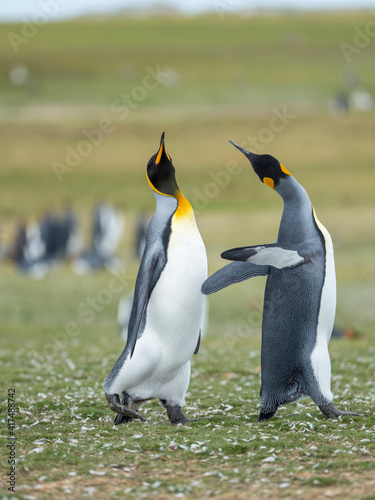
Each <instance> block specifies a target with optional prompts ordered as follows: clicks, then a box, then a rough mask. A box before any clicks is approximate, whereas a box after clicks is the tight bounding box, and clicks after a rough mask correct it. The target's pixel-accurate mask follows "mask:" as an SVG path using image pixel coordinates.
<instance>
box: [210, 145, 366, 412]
mask: <svg viewBox="0 0 375 500" xmlns="http://www.w3.org/2000/svg"><path fill="white" fill-rule="evenodd" d="M230 142H231V143H232V144H233V145H234V146H235V147H236V148H238V149H239V150H240V151H241V152H242V153H243V154H244V155H245V156H246V157H247V158H248V160H249V161H250V163H251V165H252V167H253V169H254V171H255V173H256V174H257V175H258V176H259V178H260V180H261V181H262V182H263V183H264V184H266V185H267V186H269V187H271V188H272V189H274V190H275V191H276V192H277V193H278V194H279V195H280V196H281V197H282V199H283V202H284V210H283V214H282V218H281V223H280V228H279V233H278V237H277V240H276V242H274V243H271V244H264V245H256V246H248V247H241V248H234V249H231V250H227V251H225V252H223V253H222V255H221V256H222V257H223V258H224V259H228V260H233V261H240V262H232V263H231V264H229V265H227V266H225V267H224V268H222V269H220V270H219V271H217V272H216V273H215V274H213V275H212V276H210V277H209V278H208V279H207V280H206V281H205V283H204V284H203V286H202V292H203V293H204V294H207V295H208V294H211V293H214V292H216V291H218V290H220V289H222V288H224V287H226V286H228V285H231V284H233V283H239V282H241V281H244V280H246V279H249V278H252V277H254V276H267V282H266V289H265V296H264V308H263V322H262V347H261V391H260V397H261V400H260V412H259V417H258V421H264V420H268V419H269V418H271V417H272V416H274V415H275V414H276V411H277V408H278V407H279V406H280V405H283V404H286V403H291V402H294V401H297V400H299V399H302V398H305V397H311V398H312V400H313V401H314V403H315V404H317V405H318V406H319V408H320V410H321V411H322V412H323V413H324V414H325V415H326V416H327V417H328V418H333V417H338V416H341V415H359V414H358V413H351V412H343V411H340V410H338V409H337V408H336V407H335V406H334V404H333V403H332V393H331V388H330V378H331V364H330V357H329V352H328V342H329V340H330V336H331V333H332V328H333V323H334V318H335V309H336V277H335V265H334V255H333V245H332V240H331V236H330V234H329V233H328V231H327V229H326V228H325V227H324V226H323V225H322V224H321V223H320V222H319V220H318V218H317V216H316V213H315V210H314V208H313V206H312V205H311V202H310V199H309V196H308V194H307V192H306V191H305V189H304V188H303V187H302V186H301V185H300V184H299V183H298V182H297V181H296V180H295V178H294V177H293V176H292V175H291V174H290V173H289V172H288V170H287V169H286V168H285V167H284V166H283V165H282V164H281V163H280V162H279V161H278V160H276V158H274V157H273V156H271V155H267V154H262V155H258V154H255V153H251V152H249V151H247V150H246V149H243V148H241V147H240V146H238V145H237V144H235V143H233V142H232V141H230Z"/></svg>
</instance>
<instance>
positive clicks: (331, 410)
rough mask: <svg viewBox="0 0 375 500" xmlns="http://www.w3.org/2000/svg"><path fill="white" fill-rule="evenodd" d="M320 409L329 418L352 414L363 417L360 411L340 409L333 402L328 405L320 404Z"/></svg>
mask: <svg viewBox="0 0 375 500" xmlns="http://www.w3.org/2000/svg"><path fill="white" fill-rule="evenodd" d="M319 409H320V411H321V412H322V413H324V415H326V417H327V418H337V417H343V416H345V415H352V416H354V417H363V415H361V414H360V413H355V412H352V411H340V410H338V409H337V408H336V406H335V405H334V404H333V403H329V404H328V405H322V406H319Z"/></svg>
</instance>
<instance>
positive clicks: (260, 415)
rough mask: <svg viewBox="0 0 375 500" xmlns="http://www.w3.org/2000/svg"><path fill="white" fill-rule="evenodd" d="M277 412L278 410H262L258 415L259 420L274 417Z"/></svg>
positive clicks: (262, 420)
mask: <svg viewBox="0 0 375 500" xmlns="http://www.w3.org/2000/svg"><path fill="white" fill-rule="evenodd" d="M275 414H276V410H274V411H270V412H267V413H264V412H262V411H260V412H259V416H258V422H265V421H266V420H269V419H270V418H271V417H273V416H274V415H275Z"/></svg>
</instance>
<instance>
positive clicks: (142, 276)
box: [125, 253, 163, 357]
mask: <svg viewBox="0 0 375 500" xmlns="http://www.w3.org/2000/svg"><path fill="white" fill-rule="evenodd" d="M158 260H159V259H158V254H157V253H149V254H146V253H145V254H144V255H143V258H142V262H141V265H140V268H139V271H138V276H137V281H136V283H135V290H134V299H133V306H132V310H131V313H130V319H129V326H128V337H127V342H126V346H125V352H127V353H128V352H130V357H132V356H133V352H134V349H135V344H136V342H137V339H138V334H139V330H140V327H141V322H142V319H143V317H144V314H145V311H146V307H147V304H148V301H149V298H150V295H151V292H152V290H153V285H154V284H155V283H156V282H157V281H158V279H159V277H160V274H161V271H162V269H163V267H162V266H160V265H158Z"/></svg>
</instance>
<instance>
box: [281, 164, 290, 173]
mask: <svg viewBox="0 0 375 500" xmlns="http://www.w3.org/2000/svg"><path fill="white" fill-rule="evenodd" d="M280 168H281V171H282V172H284V174H286V175H292V174H291V173H290V172H288V171H287V169H286V168H285V167H284V165H283V164H282V163H280Z"/></svg>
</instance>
